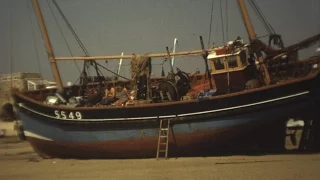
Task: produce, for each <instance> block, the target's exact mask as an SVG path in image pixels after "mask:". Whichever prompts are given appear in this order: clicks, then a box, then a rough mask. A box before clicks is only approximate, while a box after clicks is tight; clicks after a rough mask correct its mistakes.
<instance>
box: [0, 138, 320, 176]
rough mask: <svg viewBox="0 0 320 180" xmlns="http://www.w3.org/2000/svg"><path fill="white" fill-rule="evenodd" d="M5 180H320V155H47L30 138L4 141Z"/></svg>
mask: <svg viewBox="0 0 320 180" xmlns="http://www.w3.org/2000/svg"><path fill="white" fill-rule="evenodd" d="M0 179H4V180H11V179H14V180H18V179H41V180H43V179H46V180H49V179H77V180H79V179H130V180H134V179H162V180H163V179H240V180H241V179H245V180H248V179H268V180H269V179H272V180H275V179H290V180H291V179H315V180H318V179H320V154H305V155H302V154H290V155H288V154H287V155H260V156H258V155H252V156H224V157H197V158H171V159H168V160H164V159H163V160H156V159H134V160H74V159H70V160H62V159H41V158H39V157H38V156H37V154H35V153H34V152H33V150H32V148H31V147H30V146H29V144H28V142H26V141H23V142H22V141H19V140H18V138H17V137H15V136H11V137H6V138H2V139H0Z"/></svg>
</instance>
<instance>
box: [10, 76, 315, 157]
mask: <svg viewBox="0 0 320 180" xmlns="http://www.w3.org/2000/svg"><path fill="white" fill-rule="evenodd" d="M316 82H319V78H318V77H317V78H313V79H309V80H305V81H301V82H299V83H292V84H288V85H286V86H274V88H269V89H261V90H256V91H252V92H247V93H242V94H239V95H236V96H229V97H222V98H219V97H217V98H214V99H211V100H208V101H203V102H197V101H188V102H177V103H171V104H161V103H160V104H158V105H157V104H156V105H154V106H146V107H120V108H112V107H111V108H91V109H90V108H89V109H85V108H82V109H81V108H78V109H77V108H74V109H70V108H65V107H50V106H45V105H42V104H41V103H37V102H33V101H27V100H26V99H25V98H24V97H23V96H21V95H16V97H15V100H16V103H17V105H18V108H19V116H20V118H21V120H22V122H23V127H24V132H25V135H26V136H27V139H28V141H29V142H30V143H31V145H32V146H33V147H34V149H35V151H36V152H38V153H39V154H40V155H41V156H42V157H60V158H136V157H155V156H156V150H157V142H158V130H159V120H161V119H162V120H166V119H170V120H171V123H172V126H171V128H170V129H171V131H170V137H169V154H170V155H171V156H184V155H196V156H197V155H201V154H202V153H208V152H209V153H208V154H212V153H214V152H218V151H219V150H221V151H224V152H227V151H228V150H236V149H241V148H242V147H243V146H246V143H249V144H250V143H259V142H260V141H261V138H263V140H262V141H269V144H268V143H266V142H264V143H265V144H267V145H265V147H269V148H274V149H281V148H283V146H284V138H285V123H286V121H287V119H288V118H290V117H302V116H305V115H306V116H310V115H311V114H313V113H314V111H316V110H317V108H316V107H317V105H318V104H319V103H318V102H319V99H320V98H319V95H318V93H317V92H318V90H319V84H317V83H316ZM315 84H316V85H315ZM57 109H58V110H59V112H60V111H61V112H62V111H66V112H67V111H70V110H72V111H76V112H81V118H82V119H74V117H70V116H69V117H65V118H63V117H62V116H61V114H58V115H57V114H55V113H56V111H57ZM55 115H57V116H55ZM270 130H271V133H270ZM268 132H269V133H268ZM266 133H267V134H266ZM265 136H268V137H267V138H266V137H265ZM272 144H273V145H275V146H273V145H272Z"/></svg>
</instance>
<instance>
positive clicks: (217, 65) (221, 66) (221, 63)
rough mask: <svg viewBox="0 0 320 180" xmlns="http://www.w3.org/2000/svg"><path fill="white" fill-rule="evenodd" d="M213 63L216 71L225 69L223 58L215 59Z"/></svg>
mask: <svg viewBox="0 0 320 180" xmlns="http://www.w3.org/2000/svg"><path fill="white" fill-rule="evenodd" d="M213 63H214V67H215V68H216V70H222V69H224V60H223V59H222V58H218V59H214V60H213Z"/></svg>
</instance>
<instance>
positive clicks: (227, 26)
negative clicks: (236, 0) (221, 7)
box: [226, 0, 229, 41]
mask: <svg viewBox="0 0 320 180" xmlns="http://www.w3.org/2000/svg"><path fill="white" fill-rule="evenodd" d="M226 37H227V41H228V40H229V11H228V0H226Z"/></svg>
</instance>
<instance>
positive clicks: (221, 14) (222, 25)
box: [220, 0, 226, 45]
mask: <svg viewBox="0 0 320 180" xmlns="http://www.w3.org/2000/svg"><path fill="white" fill-rule="evenodd" d="M220 17H221V29H222V38H223V44H224V45H225V44H226V41H225V37H224V24H223V13H222V1H221V0H220Z"/></svg>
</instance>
